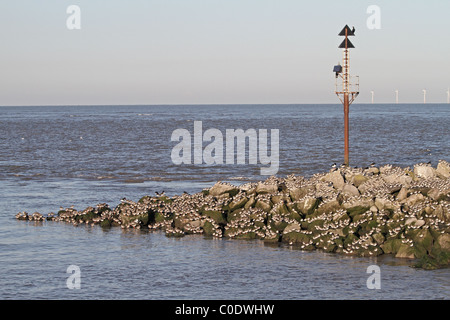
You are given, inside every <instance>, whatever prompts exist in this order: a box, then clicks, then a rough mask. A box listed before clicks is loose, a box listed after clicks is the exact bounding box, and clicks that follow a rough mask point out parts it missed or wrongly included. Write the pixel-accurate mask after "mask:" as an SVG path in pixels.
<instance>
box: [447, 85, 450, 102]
mask: <svg viewBox="0 0 450 320" xmlns="http://www.w3.org/2000/svg"><path fill="white" fill-rule="evenodd" d="M447 103H450V88H448V89H447Z"/></svg>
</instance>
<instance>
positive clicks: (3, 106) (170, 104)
mask: <svg viewBox="0 0 450 320" xmlns="http://www.w3.org/2000/svg"><path fill="white" fill-rule="evenodd" d="M407 104H409V105H440V104H442V105H446V104H449V103H447V102H436V103H435V102H427V103H423V102H412V103H409V102H399V103H396V102H382V103H372V102H359V103H352V105H407ZM236 105H247V106H270V105H342V103H157V104H146V103H137V104H36V105H0V108H8V107H9V108H11V107H19V108H22V107H127V106H128V107H138V106H142V107H143V106H148V107H150V106H174V107H175V106H236Z"/></svg>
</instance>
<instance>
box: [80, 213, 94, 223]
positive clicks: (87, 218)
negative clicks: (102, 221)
mask: <svg viewBox="0 0 450 320" xmlns="http://www.w3.org/2000/svg"><path fill="white" fill-rule="evenodd" d="M96 217H98V215H97V213H95V212H94V211H89V212H87V213H85V214H82V215H80V219H81V220H83V221H91V220H92V219H94V218H96Z"/></svg>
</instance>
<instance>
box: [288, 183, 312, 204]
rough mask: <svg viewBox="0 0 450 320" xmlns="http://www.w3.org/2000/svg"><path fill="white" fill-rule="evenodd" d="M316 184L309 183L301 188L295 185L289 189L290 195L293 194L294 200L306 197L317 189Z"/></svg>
mask: <svg viewBox="0 0 450 320" xmlns="http://www.w3.org/2000/svg"><path fill="white" fill-rule="evenodd" d="M315 189H316V188H315V186H314V185H307V186H303V187H300V188H297V187H294V188H292V189H290V190H289V195H290V196H291V199H292V201H297V200H301V199H303V198H304V197H306V196H308V195H309V194H312V193H313V192H314V191H315Z"/></svg>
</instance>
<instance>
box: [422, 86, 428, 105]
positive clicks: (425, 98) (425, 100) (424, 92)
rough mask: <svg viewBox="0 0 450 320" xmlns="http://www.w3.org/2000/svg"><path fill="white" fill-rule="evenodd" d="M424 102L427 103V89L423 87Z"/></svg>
mask: <svg viewBox="0 0 450 320" xmlns="http://www.w3.org/2000/svg"><path fill="white" fill-rule="evenodd" d="M422 91H423V103H427V90H425V89H423V90H422Z"/></svg>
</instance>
